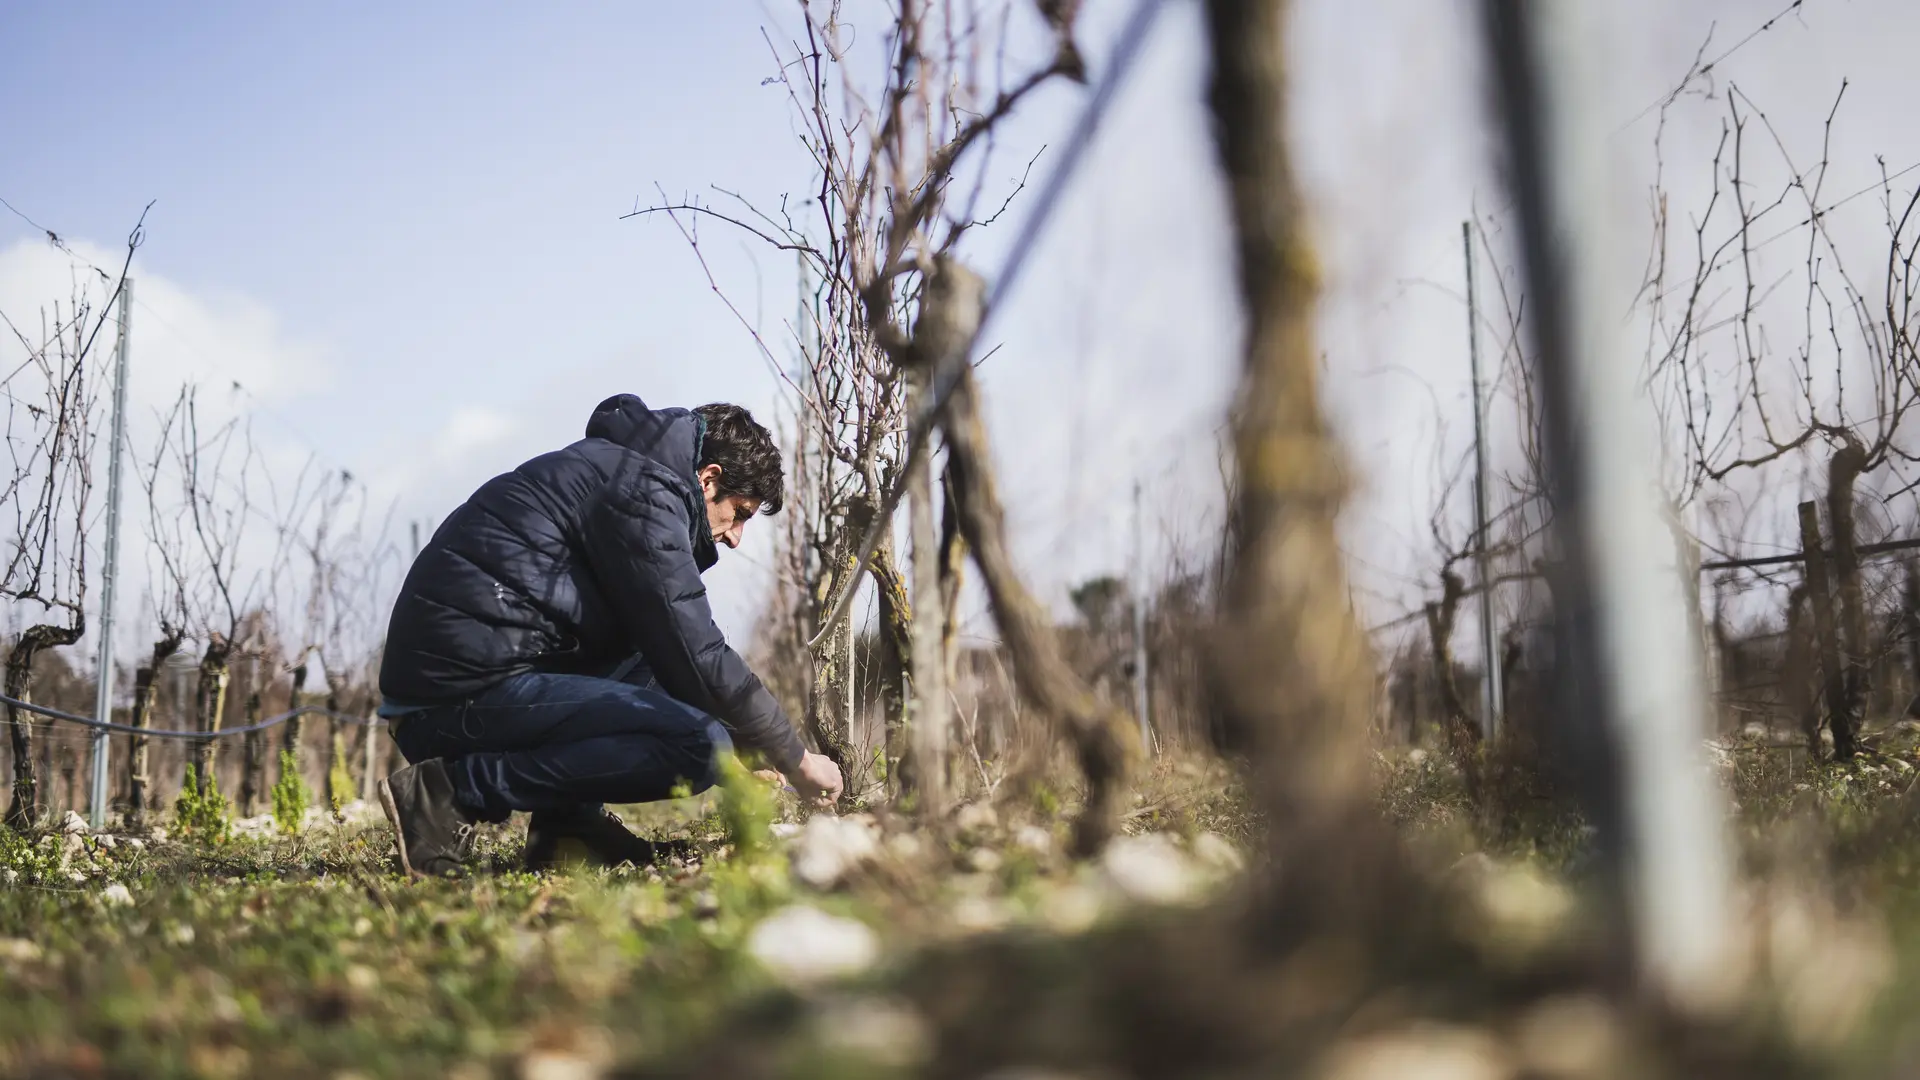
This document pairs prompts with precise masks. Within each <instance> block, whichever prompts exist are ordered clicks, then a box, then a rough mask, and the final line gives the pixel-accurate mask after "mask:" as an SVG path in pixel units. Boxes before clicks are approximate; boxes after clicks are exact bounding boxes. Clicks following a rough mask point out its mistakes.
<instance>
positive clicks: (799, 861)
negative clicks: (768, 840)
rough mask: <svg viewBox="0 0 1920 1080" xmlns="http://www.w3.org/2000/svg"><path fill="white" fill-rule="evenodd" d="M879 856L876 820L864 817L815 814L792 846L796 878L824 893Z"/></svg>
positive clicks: (860, 815)
mask: <svg viewBox="0 0 1920 1080" xmlns="http://www.w3.org/2000/svg"><path fill="white" fill-rule="evenodd" d="M879 853H880V837H879V835H878V830H877V829H875V827H874V824H873V819H872V818H870V817H867V816H866V815H864V814H855V815H852V816H849V817H834V816H833V815H831V814H815V815H814V817H813V819H812V820H811V821H808V822H807V827H806V830H805V831H804V832H802V833H801V834H800V838H799V839H798V840H796V841H795V842H794V845H793V853H792V858H793V876H794V877H796V878H798V879H799V880H800V882H801V884H803V885H805V886H807V887H808V888H810V889H815V890H818V891H820V892H825V891H827V890H829V889H831V888H833V887H834V886H835V885H838V884H840V882H842V881H844V880H845V879H846V877H847V875H848V874H850V873H852V872H853V871H854V870H856V869H858V868H859V867H860V866H861V865H862V864H864V863H866V862H867V861H869V860H871V859H872V858H873V857H874V856H875V855H878V854H879Z"/></svg>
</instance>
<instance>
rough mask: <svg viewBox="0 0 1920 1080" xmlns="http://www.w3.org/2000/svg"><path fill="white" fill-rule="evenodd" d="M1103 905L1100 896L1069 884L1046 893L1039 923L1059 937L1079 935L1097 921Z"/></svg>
mask: <svg viewBox="0 0 1920 1080" xmlns="http://www.w3.org/2000/svg"><path fill="white" fill-rule="evenodd" d="M1105 907H1106V905H1105V904H1104V903H1103V902H1102V901H1101V899H1100V893H1099V892H1097V891H1096V890H1094V889H1090V888H1088V887H1087V886H1085V885H1081V884H1078V883H1071V884H1067V885H1062V886H1060V887H1059V888H1057V889H1051V890H1048V891H1047V892H1046V893H1045V894H1044V895H1042V896H1041V898H1040V904H1039V914H1040V921H1041V922H1043V923H1045V924H1046V925H1047V928H1048V929H1050V930H1052V931H1054V932H1055V933H1058V934H1080V933H1084V932H1086V931H1087V930H1089V929H1092V927H1093V924H1094V923H1096V922H1099V921H1100V914H1101V912H1102V911H1103V910H1104V909H1105Z"/></svg>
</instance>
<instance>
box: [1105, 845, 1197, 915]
mask: <svg viewBox="0 0 1920 1080" xmlns="http://www.w3.org/2000/svg"><path fill="white" fill-rule="evenodd" d="M1100 869H1101V872H1102V873H1103V874H1104V875H1105V876H1106V879H1107V881H1108V882H1109V883H1110V884H1112V885H1113V887H1114V888H1115V889H1117V890H1119V892H1120V893H1121V895H1123V896H1125V897H1126V898H1127V899H1129V900H1133V901H1135V902H1137V903H1142V904H1178V903H1181V902H1182V901H1186V900H1191V899H1192V898H1193V897H1194V894H1195V893H1197V892H1198V891H1199V889H1200V885H1201V876H1200V874H1199V872H1198V871H1197V870H1195V868H1194V866H1193V863H1192V861H1191V860H1189V859H1188V858H1187V856H1186V853H1185V852H1182V851H1181V850H1180V848H1179V846H1178V845H1176V844H1175V843H1174V842H1173V841H1172V840H1170V839H1168V838H1167V837H1166V836H1164V835H1162V834H1160V833H1144V834H1142V835H1139V836H1122V837H1120V838H1119V839H1117V840H1115V841H1113V842H1112V843H1111V844H1108V845H1107V850H1106V851H1105V852H1103V853H1102V854H1101V856H1100Z"/></svg>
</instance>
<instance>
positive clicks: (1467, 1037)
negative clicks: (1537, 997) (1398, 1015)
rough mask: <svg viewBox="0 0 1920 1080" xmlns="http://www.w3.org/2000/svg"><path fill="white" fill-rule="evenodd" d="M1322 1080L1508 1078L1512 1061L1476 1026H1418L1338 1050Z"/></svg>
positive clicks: (1328, 1062)
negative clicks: (1476, 1028)
mask: <svg viewBox="0 0 1920 1080" xmlns="http://www.w3.org/2000/svg"><path fill="white" fill-rule="evenodd" d="M1316 1075H1318V1076H1320V1077H1321V1078H1322V1080H1505V1078H1506V1077H1509V1076H1511V1075H1513V1068H1512V1063H1511V1062H1510V1061H1509V1060H1508V1059H1507V1055H1506V1053H1505V1052H1504V1051H1502V1049H1501V1047H1500V1044H1499V1043H1497V1042H1495V1041H1494V1040H1493V1038H1492V1037H1491V1036H1489V1035H1488V1034H1486V1033H1485V1032H1482V1031H1476V1030H1474V1029H1472V1028H1460V1027H1442V1026H1438V1025H1435V1026H1431V1027H1414V1028H1409V1029H1406V1030H1402V1031H1390V1032H1385V1033H1382V1034H1379V1035H1369V1036H1366V1037H1364V1038H1361V1039H1356V1040H1355V1041H1353V1042H1350V1043H1347V1044H1345V1045H1344V1046H1340V1047H1338V1048H1336V1049H1335V1050H1334V1051H1333V1053H1332V1054H1331V1055H1330V1056H1329V1059H1328V1060H1327V1062H1326V1063H1325V1064H1324V1065H1323V1066H1322V1067H1321V1068H1320V1069H1319V1070H1318V1072H1317V1073H1316Z"/></svg>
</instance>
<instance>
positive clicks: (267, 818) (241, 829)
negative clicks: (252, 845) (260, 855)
mask: <svg viewBox="0 0 1920 1080" xmlns="http://www.w3.org/2000/svg"><path fill="white" fill-rule="evenodd" d="M278 827H279V826H278V825H277V824H276V823H275V822H274V820H273V815H272V814H256V815H254V816H253V817H243V818H241V819H240V820H238V821H236V822H234V823H233V834H234V835H235V836H272V835H273V833H274V830H275V829H277V828H278Z"/></svg>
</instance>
